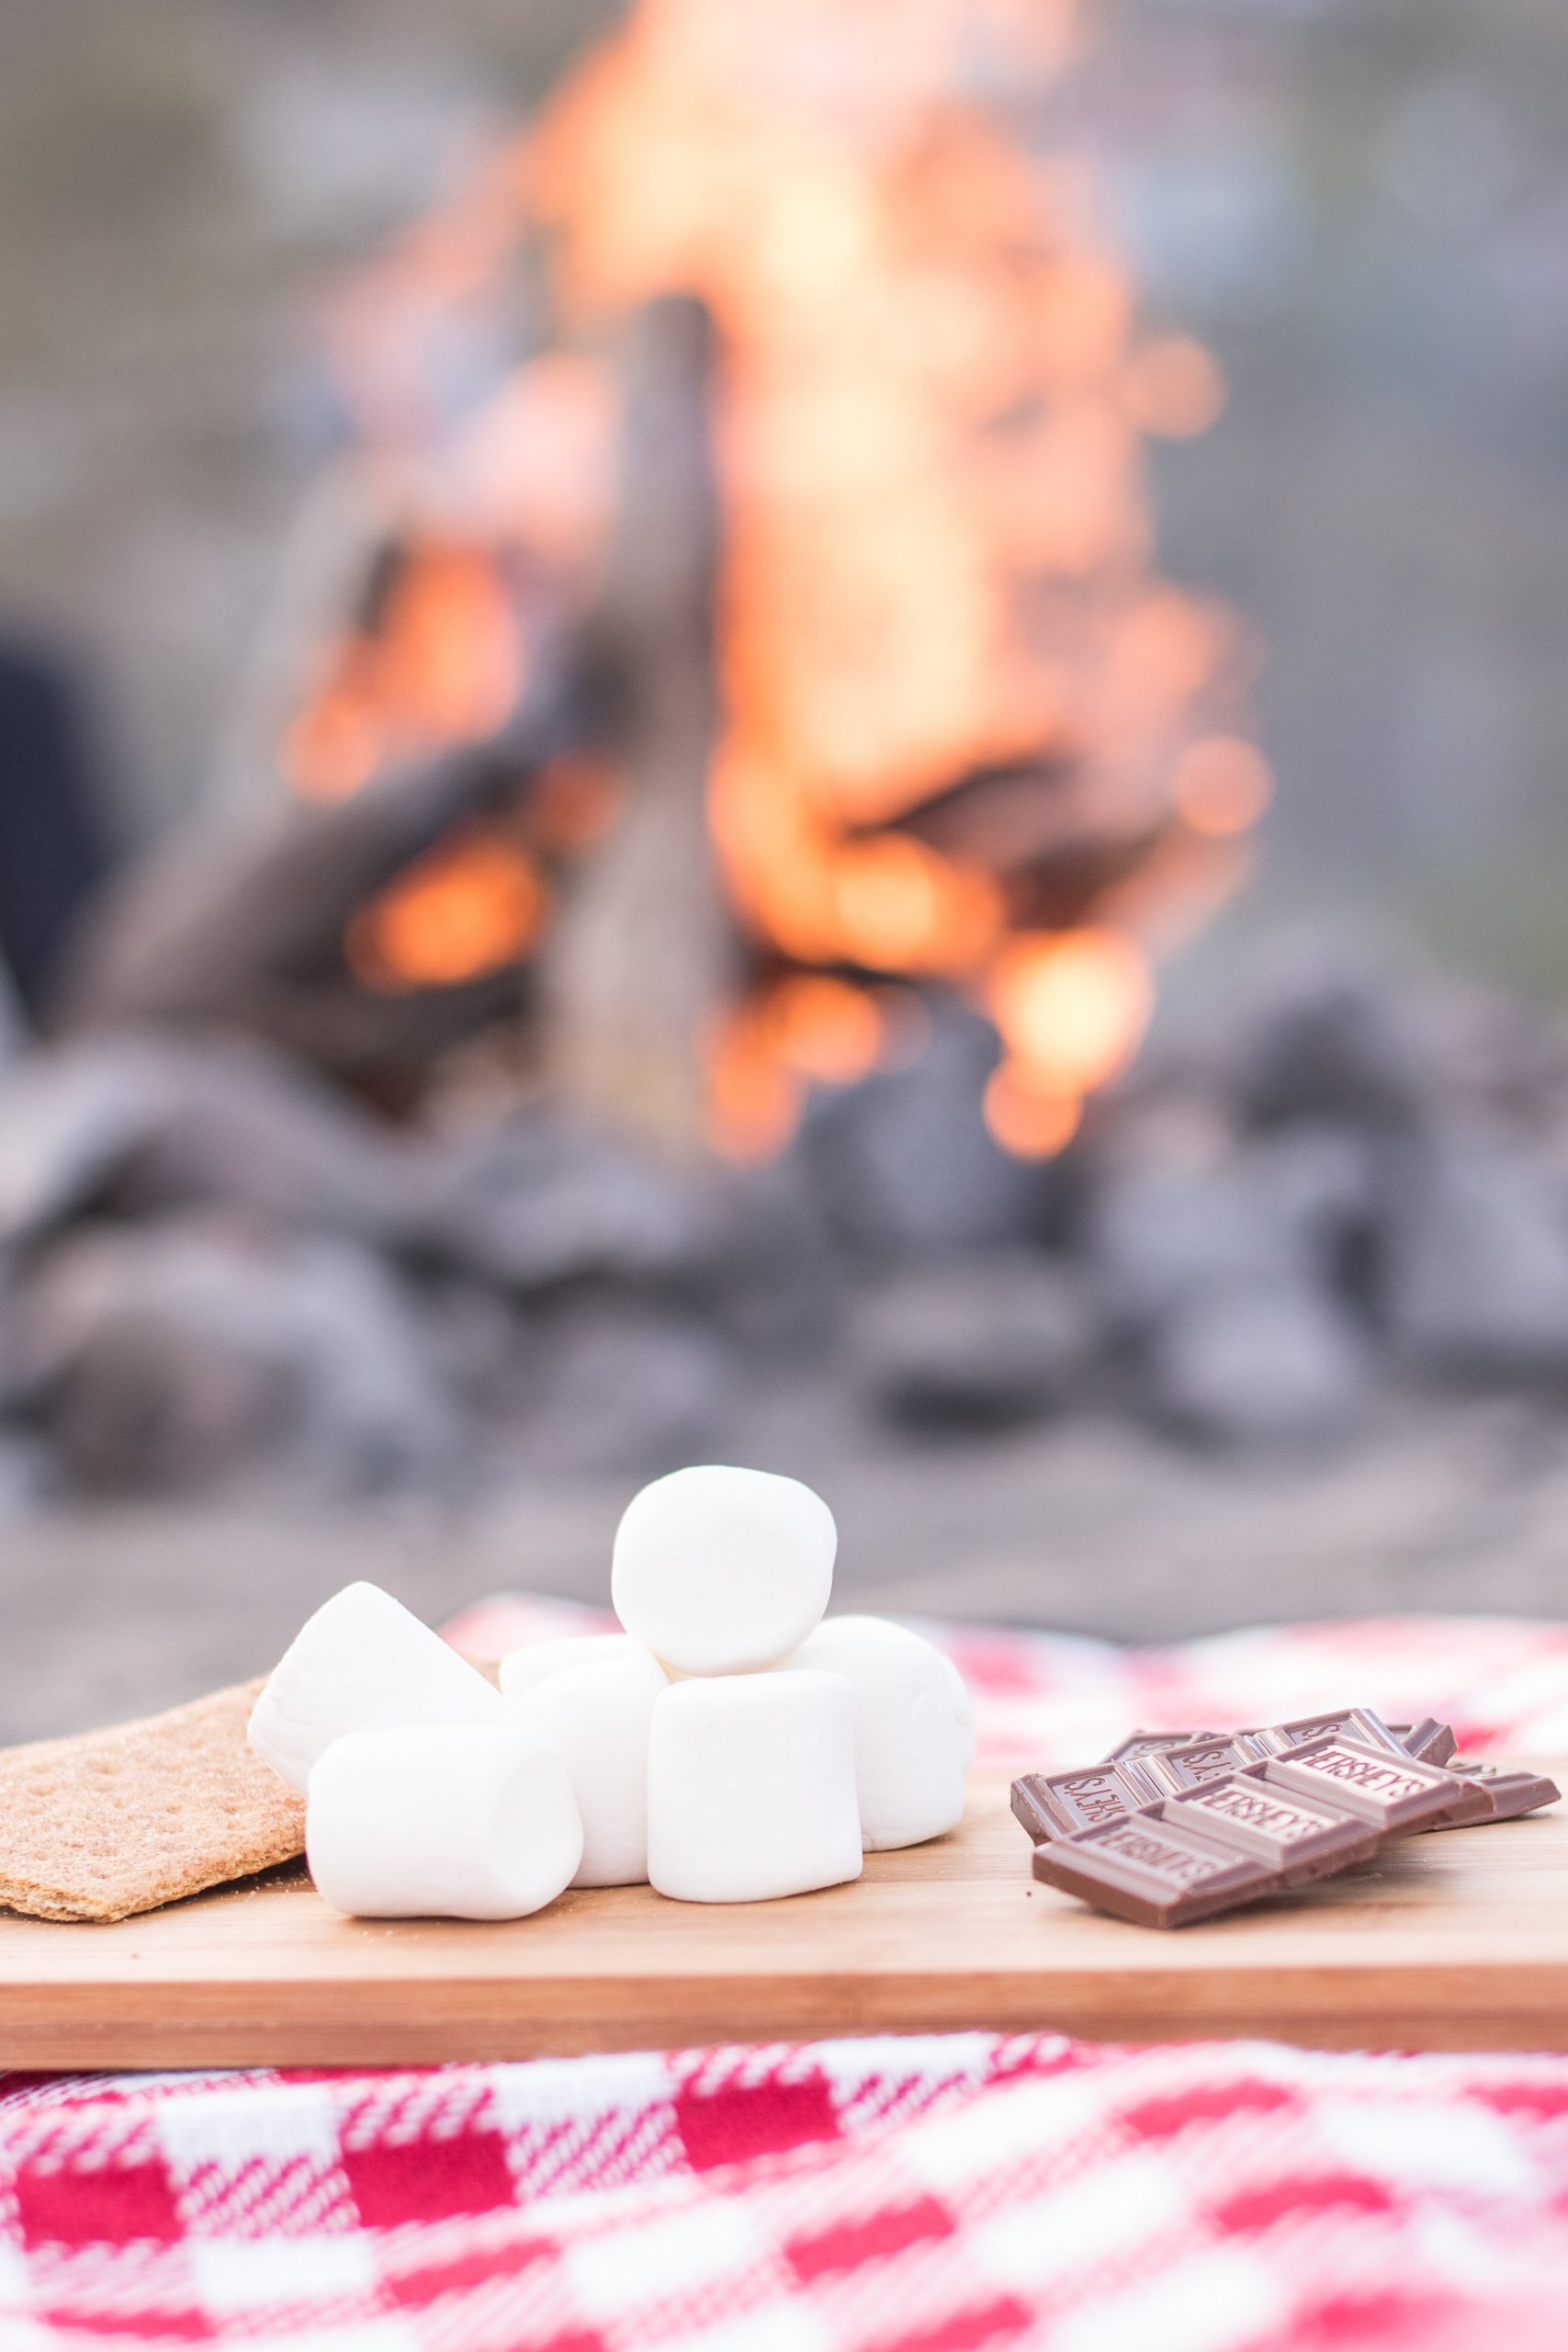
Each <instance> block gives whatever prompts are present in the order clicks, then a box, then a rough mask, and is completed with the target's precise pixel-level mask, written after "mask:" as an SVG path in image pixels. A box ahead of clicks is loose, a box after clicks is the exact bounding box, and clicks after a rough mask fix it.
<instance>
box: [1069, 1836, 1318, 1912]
mask: <svg viewBox="0 0 1568 2352" xmlns="http://www.w3.org/2000/svg"><path fill="white" fill-rule="evenodd" d="M1033 1869H1034V1875H1035V1877H1036V1878H1037V1879H1040V1880H1042V1881H1043V1883H1045V1884H1046V1885H1047V1886H1057V1887H1061V1888H1062V1889H1063V1890H1064V1891H1065V1892H1066V1894H1077V1895H1078V1896H1080V1897H1081V1898H1082V1900H1083V1901H1084V1902H1086V1903H1092V1904H1093V1905H1094V1906H1095V1908H1096V1909H1097V1910H1100V1911H1109V1912H1111V1913H1112V1914H1113V1915H1114V1916H1115V1917H1117V1918H1120V1919H1130V1920H1131V1921H1132V1922H1133V1923H1134V1926H1136V1927H1140V1928H1180V1927H1186V1926H1187V1925H1188V1924H1189V1923H1190V1921H1192V1920H1195V1919H1206V1918H1210V1917H1213V1914H1214V1913H1215V1912H1217V1911H1228V1910H1230V1909H1231V1908H1233V1906H1234V1905H1236V1904H1240V1903H1247V1902H1250V1901H1252V1900H1254V1899H1255V1898H1256V1897H1257V1896H1258V1895H1262V1894H1273V1893H1274V1892H1275V1891H1276V1889H1277V1888H1278V1886H1279V1883H1280V1882H1279V1879H1278V1876H1277V1875H1276V1873H1275V1872H1274V1871H1271V1870H1270V1869H1269V1866H1268V1864H1267V1863H1266V1862H1262V1861H1259V1860H1258V1858H1257V1857H1256V1855H1252V1854H1244V1853H1239V1852H1238V1851H1237V1850H1236V1849H1235V1848H1234V1847H1225V1846H1224V1845H1222V1844H1220V1843H1219V1842H1218V1840H1216V1839H1211V1838H1205V1837H1202V1836H1201V1835H1199V1834H1196V1833H1195V1832H1194V1831H1193V1830H1191V1829H1190V1828H1189V1827H1188V1826H1186V1825H1185V1824H1171V1823H1169V1822H1167V1821H1165V1820H1162V1819H1160V1818H1158V1817H1157V1816H1155V1815H1147V1814H1135V1815H1131V1816H1129V1817H1128V1818H1127V1819H1125V1820H1122V1821H1111V1822H1106V1823H1104V1824H1102V1825H1101V1826H1100V1827H1099V1828H1098V1829H1087V1830H1080V1831H1079V1832H1078V1833H1077V1835H1076V1836H1074V1837H1071V1838H1055V1839H1054V1840H1053V1841H1052V1842H1051V1843H1050V1844H1049V1845H1045V1846H1037V1847H1036V1848H1035V1849H1034V1862H1033Z"/></svg>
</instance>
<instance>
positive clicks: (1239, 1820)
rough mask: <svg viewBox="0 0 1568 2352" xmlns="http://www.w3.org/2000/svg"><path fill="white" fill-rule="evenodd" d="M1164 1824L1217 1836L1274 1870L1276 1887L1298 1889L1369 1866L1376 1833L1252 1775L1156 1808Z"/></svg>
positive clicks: (1354, 1817) (1338, 1810)
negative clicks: (1335, 1873) (1332, 1874)
mask: <svg viewBox="0 0 1568 2352" xmlns="http://www.w3.org/2000/svg"><path fill="white" fill-rule="evenodd" d="M1155 1810H1156V1813H1157V1815H1158V1817H1159V1818H1160V1819H1161V1820H1162V1821H1164V1822H1166V1823H1167V1824H1168V1825H1171V1826H1175V1825H1177V1824H1178V1823H1187V1824H1189V1825H1190V1826H1193V1827H1195V1828H1197V1829H1199V1830H1205V1829H1206V1830H1207V1831H1208V1833H1209V1834H1210V1835H1211V1836H1213V1837H1217V1838H1223V1839H1224V1842H1225V1843H1226V1844H1227V1845H1231V1846H1235V1847H1237V1848H1238V1849H1240V1850H1241V1851H1242V1852H1243V1853H1249V1854H1255V1855H1256V1856H1257V1857H1258V1860H1259V1861H1261V1862H1266V1863H1267V1864H1268V1865H1269V1869H1270V1870H1271V1871H1275V1872H1276V1873H1277V1875H1278V1878H1279V1883H1280V1885H1281V1886H1300V1885H1303V1884H1304V1883H1305V1882H1306V1881H1307V1880H1308V1879H1314V1878H1322V1877H1324V1876H1325V1873H1326V1872H1328V1871H1342V1870H1348V1869H1350V1867H1351V1866H1352V1864H1353V1863H1356V1862H1369V1861H1371V1858H1372V1856H1373V1855H1374V1854H1375V1853H1376V1852H1377V1849H1378V1844H1379V1834H1378V1832H1377V1830H1375V1829H1374V1828H1373V1827H1372V1826H1371V1824H1370V1823H1369V1822H1366V1821H1363V1820H1361V1819H1359V1817H1358V1816H1357V1815H1354V1814H1351V1813H1348V1812H1346V1811H1345V1810H1344V1809H1343V1808H1342V1807H1339V1806H1336V1805H1330V1804H1325V1803H1324V1802H1322V1801H1321V1800H1319V1799H1315V1798H1314V1799H1308V1798H1306V1797H1300V1796H1295V1795H1292V1794H1288V1793H1287V1792H1285V1791H1284V1790H1282V1789H1275V1788H1269V1787H1267V1786H1260V1785H1259V1783H1258V1779H1257V1778H1256V1776H1254V1775H1252V1774H1249V1773H1246V1772H1237V1773H1235V1774H1233V1776H1232V1777H1231V1778H1230V1779H1229V1780H1225V1781H1208V1782H1207V1783H1206V1784H1205V1785H1204V1786H1203V1787H1202V1788H1201V1789H1194V1790H1193V1791H1192V1792H1191V1794H1190V1796H1185V1797H1176V1798H1173V1799H1171V1800H1170V1801H1169V1802H1168V1804H1162V1805H1159V1806H1156V1809H1155Z"/></svg>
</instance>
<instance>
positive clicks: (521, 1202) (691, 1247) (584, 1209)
mask: <svg viewBox="0 0 1568 2352" xmlns="http://www.w3.org/2000/svg"><path fill="white" fill-rule="evenodd" d="M420 1229H421V1247H422V1248H423V1250H425V1251H426V1252H427V1253H428V1254H429V1255H431V1256H433V1257H434V1258H436V1259H437V1260H439V1261H443V1262H445V1263H446V1264H449V1265H454V1266H458V1267H461V1268H463V1269H464V1270H465V1271H467V1272H470V1273H473V1274H477V1275H479V1276H481V1277H483V1278H484V1279H486V1280H488V1281H491V1282H495V1283H501V1284H502V1286H503V1287H505V1288H507V1289H510V1290H515V1291H520V1292H525V1293H526V1292H531V1291H540V1290H547V1289H549V1288H550V1287H552V1286H554V1285H556V1284H559V1283H570V1282H578V1281H582V1280H584V1279H587V1278H591V1277H598V1276H616V1277H619V1278H620V1279H622V1280H623V1281H626V1282H631V1283H647V1282H650V1281H667V1280H670V1279H671V1278H674V1277H677V1276H680V1275H684V1274H689V1273H690V1272H692V1271H693V1270H694V1267H695V1266H696V1265H697V1264H699V1263H700V1261H701V1257H702V1241H701V1226H700V1219H699V1216H698V1212H697V1208H696V1204H695V1202H694V1198H693V1195H692V1193H691V1190H690V1188H689V1187H688V1186H687V1185H686V1184H685V1183H683V1182H682V1180H681V1178H680V1177H679V1176H677V1175H675V1174H674V1173H672V1172H671V1171H670V1170H665V1169H663V1168H660V1167H657V1166H655V1165H654V1164H653V1163H652V1162H651V1161H649V1160H648V1159H643V1158H641V1157H639V1156H638V1155H637V1153H636V1152H635V1151H633V1150H632V1149H631V1148H629V1147H628V1146H626V1145H623V1144H622V1143H620V1142H619V1141H617V1140H616V1139H615V1138H614V1137H611V1136H605V1135H602V1134H598V1133H595V1132H594V1131H593V1130H592V1129H591V1128H589V1127H586V1126H583V1125H581V1124H579V1123H578V1122H576V1121H574V1120H571V1119H569V1118H566V1117H564V1116H562V1115H560V1114H557V1113H555V1112H553V1111H550V1110H547V1109H545V1108H539V1109H530V1110H526V1111H520V1112H517V1113H515V1114H513V1115H512V1116H511V1117H508V1118H506V1119H503V1120H501V1121H499V1122H498V1123H497V1124H496V1125H493V1126H491V1127H488V1128H485V1129H482V1130H480V1131H479V1132H478V1133H476V1134H475V1135H473V1136H467V1137H464V1138H462V1139H460V1140H458V1141H455V1142H454V1143H452V1144H451V1145H450V1146H449V1148H448V1149H447V1152H446V1157H445V1159H444V1163H443V1165H442V1167H441V1170H440V1171H439V1173H438V1174H437V1175H436V1177H435V1178H434V1181H433V1182H432V1185H431V1188H430V1191H429V1193H428V1195H427V1197H426V1200H425V1203H424V1206H423V1213H422V1216H421V1220H420Z"/></svg>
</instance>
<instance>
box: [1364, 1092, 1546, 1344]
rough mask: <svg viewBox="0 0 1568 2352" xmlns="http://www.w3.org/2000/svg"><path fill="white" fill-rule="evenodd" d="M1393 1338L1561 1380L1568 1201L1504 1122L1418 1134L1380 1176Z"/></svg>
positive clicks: (1385, 1297) (1386, 1303)
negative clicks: (1420, 1137) (1501, 1125)
mask: <svg viewBox="0 0 1568 2352" xmlns="http://www.w3.org/2000/svg"><path fill="white" fill-rule="evenodd" d="M1381 1259H1382V1302H1383V1312H1384V1317H1385V1320H1386V1323H1387V1328H1388V1331H1389V1335H1390V1338H1391V1340H1392V1341H1393V1345H1394V1347H1395V1348H1396V1350H1397V1351H1399V1352H1400V1353H1401V1354H1402V1355H1404V1357H1405V1358H1406V1359H1408V1360H1409V1361H1411V1362H1413V1363H1416V1364H1418V1365H1420V1366H1421V1367H1422V1368H1423V1369H1426V1370H1430V1371H1433V1372H1437V1373H1439V1374H1446V1375H1450V1376H1453V1377H1457V1378H1461V1379H1469V1380H1476V1381H1516V1380H1519V1381H1531V1380H1542V1381H1568V1210H1565V1208H1564V1204H1563V1202H1562V1196H1561V1192H1560V1190H1559V1186H1558V1182H1557V1180H1556V1177H1555V1175H1554V1172H1553V1170H1551V1166H1550V1165H1549V1164H1548V1162H1547V1161H1546V1160H1545V1159H1544V1158H1543V1157H1541V1156H1540V1155H1538V1154H1537V1153H1536V1152H1534V1151H1533V1150H1532V1149H1531V1148H1529V1145H1528V1144H1526V1143H1524V1142H1523V1141H1521V1140H1520V1139H1519V1137H1517V1136H1515V1135H1512V1134H1510V1133H1509V1132H1508V1131H1506V1129H1503V1128H1499V1127H1495V1126H1492V1127H1479V1126H1478V1127H1472V1128H1470V1129H1468V1130H1465V1131H1462V1132H1458V1133H1455V1132H1450V1133H1446V1134H1444V1135H1442V1136H1439V1137H1438V1138H1436V1139H1433V1140H1431V1141H1429V1142H1426V1141H1423V1142H1418V1143H1416V1144H1413V1145H1412V1146H1411V1147H1410V1148H1407V1149H1406V1150H1404V1151H1402V1152H1400V1153H1399V1154H1398V1155H1396V1156H1394V1157H1393V1158H1391V1159H1390V1161H1389V1164H1388V1166H1387V1169H1386V1170H1385V1176H1384V1204H1383V1216H1382V1241H1381Z"/></svg>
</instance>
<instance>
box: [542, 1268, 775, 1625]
mask: <svg viewBox="0 0 1568 2352" xmlns="http://www.w3.org/2000/svg"><path fill="white" fill-rule="evenodd" d="M536 1340H537V1343H538V1356H537V1369H538V1385H537V1389H536V1396H535V1398H534V1401H533V1403H532V1406H531V1408H529V1409H528V1410H527V1412H526V1413H525V1417H524V1418H523V1419H522V1420H521V1421H520V1422H519V1424H518V1426H517V1428H516V1431H515V1436H514V1439H513V1442H512V1444H511V1447H510V1455H511V1459H512V1462H513V1467H515V1465H516V1464H517V1463H518V1462H519V1461H520V1462H521V1463H522V1464H525V1465H526V1466H528V1467H531V1468H533V1469H536V1470H540V1471H549V1472H552V1473H555V1474H561V1473H570V1474H574V1475H581V1473H583V1472H586V1471H591V1470H592V1471H601V1472H605V1471H614V1472H616V1473H619V1474H624V1475H625V1476H627V1477H631V1478H648V1477H654V1476H658V1475H659V1474H660V1472H662V1471H665V1470H673V1469H677V1468H679V1467H680V1466H681V1464H683V1463H686V1462H690V1461H693V1460H698V1461H701V1460H703V1459H705V1458H711V1457H712V1455H713V1454H714V1453H715V1452H716V1451H717V1450H719V1447H720V1442H721V1432H722V1429H723V1426H724V1421H725V1411H726V1405H727V1400H728V1393H729V1390H730V1387H731V1385H732V1383H733V1379H734V1364H733V1361H732V1359H731V1358H730V1357H729V1355H728V1352H727V1351H725V1350H724V1349H723V1348H722V1347H720V1346H719V1345H718V1344H717V1343H716V1340H714V1338H713V1336H712V1334H711V1332H710V1331H709V1330H708V1329H707V1328H706V1327H705V1325H704V1324H703V1323H701V1322H699V1321H697V1320H696V1319H695V1318H694V1317H691V1316H688V1315H684V1314H682V1313H681V1312H680V1311H679V1310H677V1309H671V1308H668V1307H664V1306H658V1305H655V1304H652V1303H644V1304H640V1305H639V1304H637V1303H635V1302H628V1301H626V1300H622V1299H615V1298H606V1297H598V1298H581V1299H575V1300H572V1301H571V1302H570V1303H569V1304H567V1305H564V1306H561V1307H560V1308H558V1310H557V1311H556V1312H555V1313H553V1314H552V1315H550V1316H549V1317H547V1319H545V1320H544V1321H543V1323H542V1326H541V1328H540V1329H539V1330H538V1332H537V1333H536ZM519 1581H520V1582H525V1581H526V1577H525V1576H524V1575H522V1574H521V1572H520V1575H519Z"/></svg>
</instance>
